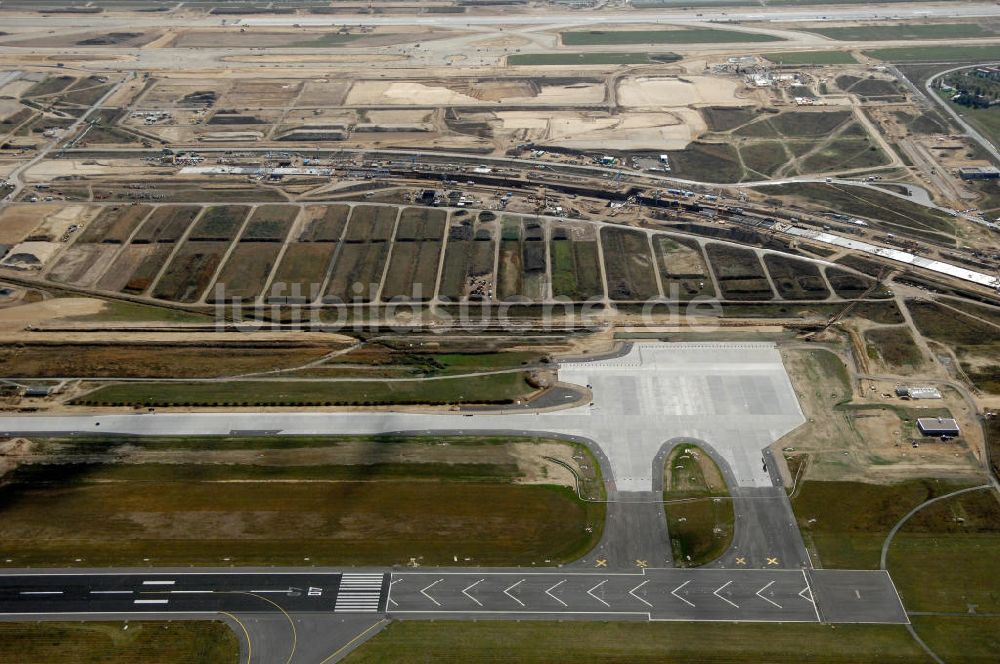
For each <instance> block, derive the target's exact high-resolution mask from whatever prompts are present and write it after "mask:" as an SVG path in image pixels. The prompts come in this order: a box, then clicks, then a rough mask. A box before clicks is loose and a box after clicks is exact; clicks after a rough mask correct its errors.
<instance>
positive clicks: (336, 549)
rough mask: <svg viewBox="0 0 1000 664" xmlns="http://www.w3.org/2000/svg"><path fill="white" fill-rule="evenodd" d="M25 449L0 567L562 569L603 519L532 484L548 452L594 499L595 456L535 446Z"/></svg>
mask: <svg viewBox="0 0 1000 664" xmlns="http://www.w3.org/2000/svg"><path fill="white" fill-rule="evenodd" d="M32 444H33V445H34V446H35V447H34V449H35V451H36V452H38V453H39V455H40V456H41V457H44V459H45V460H46V461H47V462H43V461H38V462H36V463H32V464H28V465H22V466H19V467H18V468H17V469H16V470H14V471H11V472H8V473H7V475H6V476H5V483H4V485H3V486H2V487H0V537H2V538H3V542H4V556H5V558H6V559H8V560H9V561H10V562H9V563H8V564H10V565H17V566H22V565H30V566H62V565H67V564H69V565H73V564H74V563H76V564H85V565H97V566H104V565H109V566H110V565H147V564H153V565H183V564H196V565H198V564H200V565H206V564H226V563H232V564H238V565H265V564H266V565H293V564H300V565H301V564H319V565H324V564H327V565H329V564H337V565H396V564H405V563H406V562H407V561H409V560H410V559H411V558H414V559H416V560H418V561H420V562H421V563H423V564H428V565H432V564H433V565H442V564H454V563H455V556H458V561H460V562H464V563H465V564H483V565H530V564H544V563H545V562H546V561H552V562H554V563H560V562H569V561H571V560H574V559H576V558H577V557H579V556H581V555H583V554H584V553H586V552H587V551H588V550H589V549H590V548H591V547H592V546H593V545H594V544H595V543H596V542H597V540H599V539H600V536H601V531H602V529H603V523H604V504H603V503H601V502H599V501H598V502H584V501H581V500H580V499H579V498H577V496H576V493H575V492H574V490H573V489H571V488H569V487H568V486H562V485H558V486H557V485H556V484H555V482H554V481H552V480H547V479H546V478H547V477H549V475H548V473H549V472H556V471H559V470H560V469H559V467H558V466H556V465H555V464H553V463H551V462H548V461H546V459H545V457H546V456H548V455H551V456H554V457H558V458H560V459H566V460H567V462H568V463H575V462H574V461H573V455H576V457H577V458H579V459H582V461H581V462H580V463H582V464H583V466H585V467H586V470H581V474H583V475H586V477H585V478H584V486H583V487H581V490H582V491H584V493H585V494H588V495H593V496H594V497H595V498H600V496H601V495H602V494H601V493H600V487H601V486H602V483H601V480H600V475H599V473H598V471H597V470H596V468H597V464H596V461H594V459H593V458H592V457H591V456H590V454H589V452H588V451H587V450H586V449H585V448H583V447H582V446H577V445H575V444H571V443H563V442H558V441H551V440H546V439H534V438H532V439H529V438H498V437H483V438H473V437H465V438H461V437H453V438H448V437H445V438H442V437H434V438H429V437H426V438H419V437H417V438H413V437H402V436H397V437H378V438H363V437H354V438H350V439H345V437H339V438H338V437H328V438H320V437H308V438H303V439H300V438H297V437H287V438H286V437H281V438H277V439H276V438H259V439H238V438H215V439H211V441H209V439H207V438H204V437H194V438H182V439H169V438H165V439H152V440H147V439H136V438H132V439H129V440H122V439H72V440H39V441H33V443H32ZM37 458H38V457H36V460H37ZM583 466H581V468H582V467H583ZM552 469H555V471H553V470H552ZM526 480H527V481H529V482H530V483H522V482H525V481H526ZM559 481H560V482H562V481H563V480H559Z"/></svg>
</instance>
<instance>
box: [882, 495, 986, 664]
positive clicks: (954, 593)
mask: <svg viewBox="0 0 1000 664" xmlns="http://www.w3.org/2000/svg"><path fill="white" fill-rule="evenodd" d="M998 556H1000V501H998V497H997V494H996V492H995V491H992V490H989V491H975V492H972V493H966V494H963V495H961V496H957V497H954V498H950V499H948V500H945V501H941V502H938V503H935V504H933V505H930V506H928V507H926V508H924V509H923V510H921V511H920V512H918V513H917V514H916V515H915V516H914V517H913V518H912V519H910V521H908V522H907V523H906V524H905V525H904V526H903V528H902V530H900V532H899V533H898V534H897V535H896V537H895V539H894V540H893V543H892V546H891V548H890V549H889V560H888V567H889V571H890V572H891V573H892V576H893V581H894V583H895V585H896V588H897V589H898V591H899V593H900V596H901V597H902V599H903V603H904V605H905V606H906V608H907V610H910V611H929V612H945V613H951V614H953V615H928V616H912V618H911V619H912V621H913V626H914V628H915V629H916V631H917V634H918V635H919V636H920V637H921V638H922V639H924V641H925V642H926V643H927V645H928V646H930V647H931V649H933V650H934V651H935V652H936V653H937V654H938V656H940V657H941V658H942V659H944V661H947V662H986V661H990V660H992V659H995V657H996V653H997V649H998V648H1000V617H998V614H1000V581H998V580H997V577H996V560H997V558H998Z"/></svg>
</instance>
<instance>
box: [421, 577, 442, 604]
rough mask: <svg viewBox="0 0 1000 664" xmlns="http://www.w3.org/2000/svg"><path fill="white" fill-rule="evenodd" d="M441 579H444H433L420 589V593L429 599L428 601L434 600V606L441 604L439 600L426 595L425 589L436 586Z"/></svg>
mask: <svg viewBox="0 0 1000 664" xmlns="http://www.w3.org/2000/svg"><path fill="white" fill-rule="evenodd" d="M442 581H444V579H438V580H437V581H435V582H434V583H432V584H430V585H429V586H427V587H426V588H424V589H423V590H421V591H420V594H421V595H423V596H424V597H426V598H427V599H429V600H430V601H432V602H434V605H435V606H441V602H439V601H437V600H436V599H434V598H433V597H431V596H430V595H428V594H427V591H428V590H430V589H431V588H433V587H434V586H436V585H437V584H439V583H441V582H442Z"/></svg>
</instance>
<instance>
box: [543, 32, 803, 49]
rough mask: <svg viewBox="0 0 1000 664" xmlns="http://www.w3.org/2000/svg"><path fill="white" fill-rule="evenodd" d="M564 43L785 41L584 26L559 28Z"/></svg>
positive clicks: (748, 35)
mask: <svg viewBox="0 0 1000 664" xmlns="http://www.w3.org/2000/svg"><path fill="white" fill-rule="evenodd" d="M559 37H560V38H561V39H562V43H563V45H565V46H602V45H605V46H606V45H610V44H730V43H751V42H776V41H785V40H784V39H782V38H781V37H774V36H772V35H765V34H760V33H755V32H740V31H736V30H716V29H714V28H682V29H677V30H586V31H583V30H581V31H573V32H560V33H559Z"/></svg>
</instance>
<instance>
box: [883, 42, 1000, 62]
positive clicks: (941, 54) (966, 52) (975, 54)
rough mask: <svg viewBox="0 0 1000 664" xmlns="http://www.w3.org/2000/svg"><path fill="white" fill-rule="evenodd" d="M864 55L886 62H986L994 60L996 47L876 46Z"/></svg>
mask: <svg viewBox="0 0 1000 664" xmlns="http://www.w3.org/2000/svg"><path fill="white" fill-rule="evenodd" d="M864 53H865V55H867V56H870V57H873V58H878V59H879V60H885V61H887V62H957V63H962V62H986V61H989V60H996V58H997V47H996V46H995V45H993V44H986V45H983V46H912V47H904V48H877V49H873V50H870V51H865V52H864Z"/></svg>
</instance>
